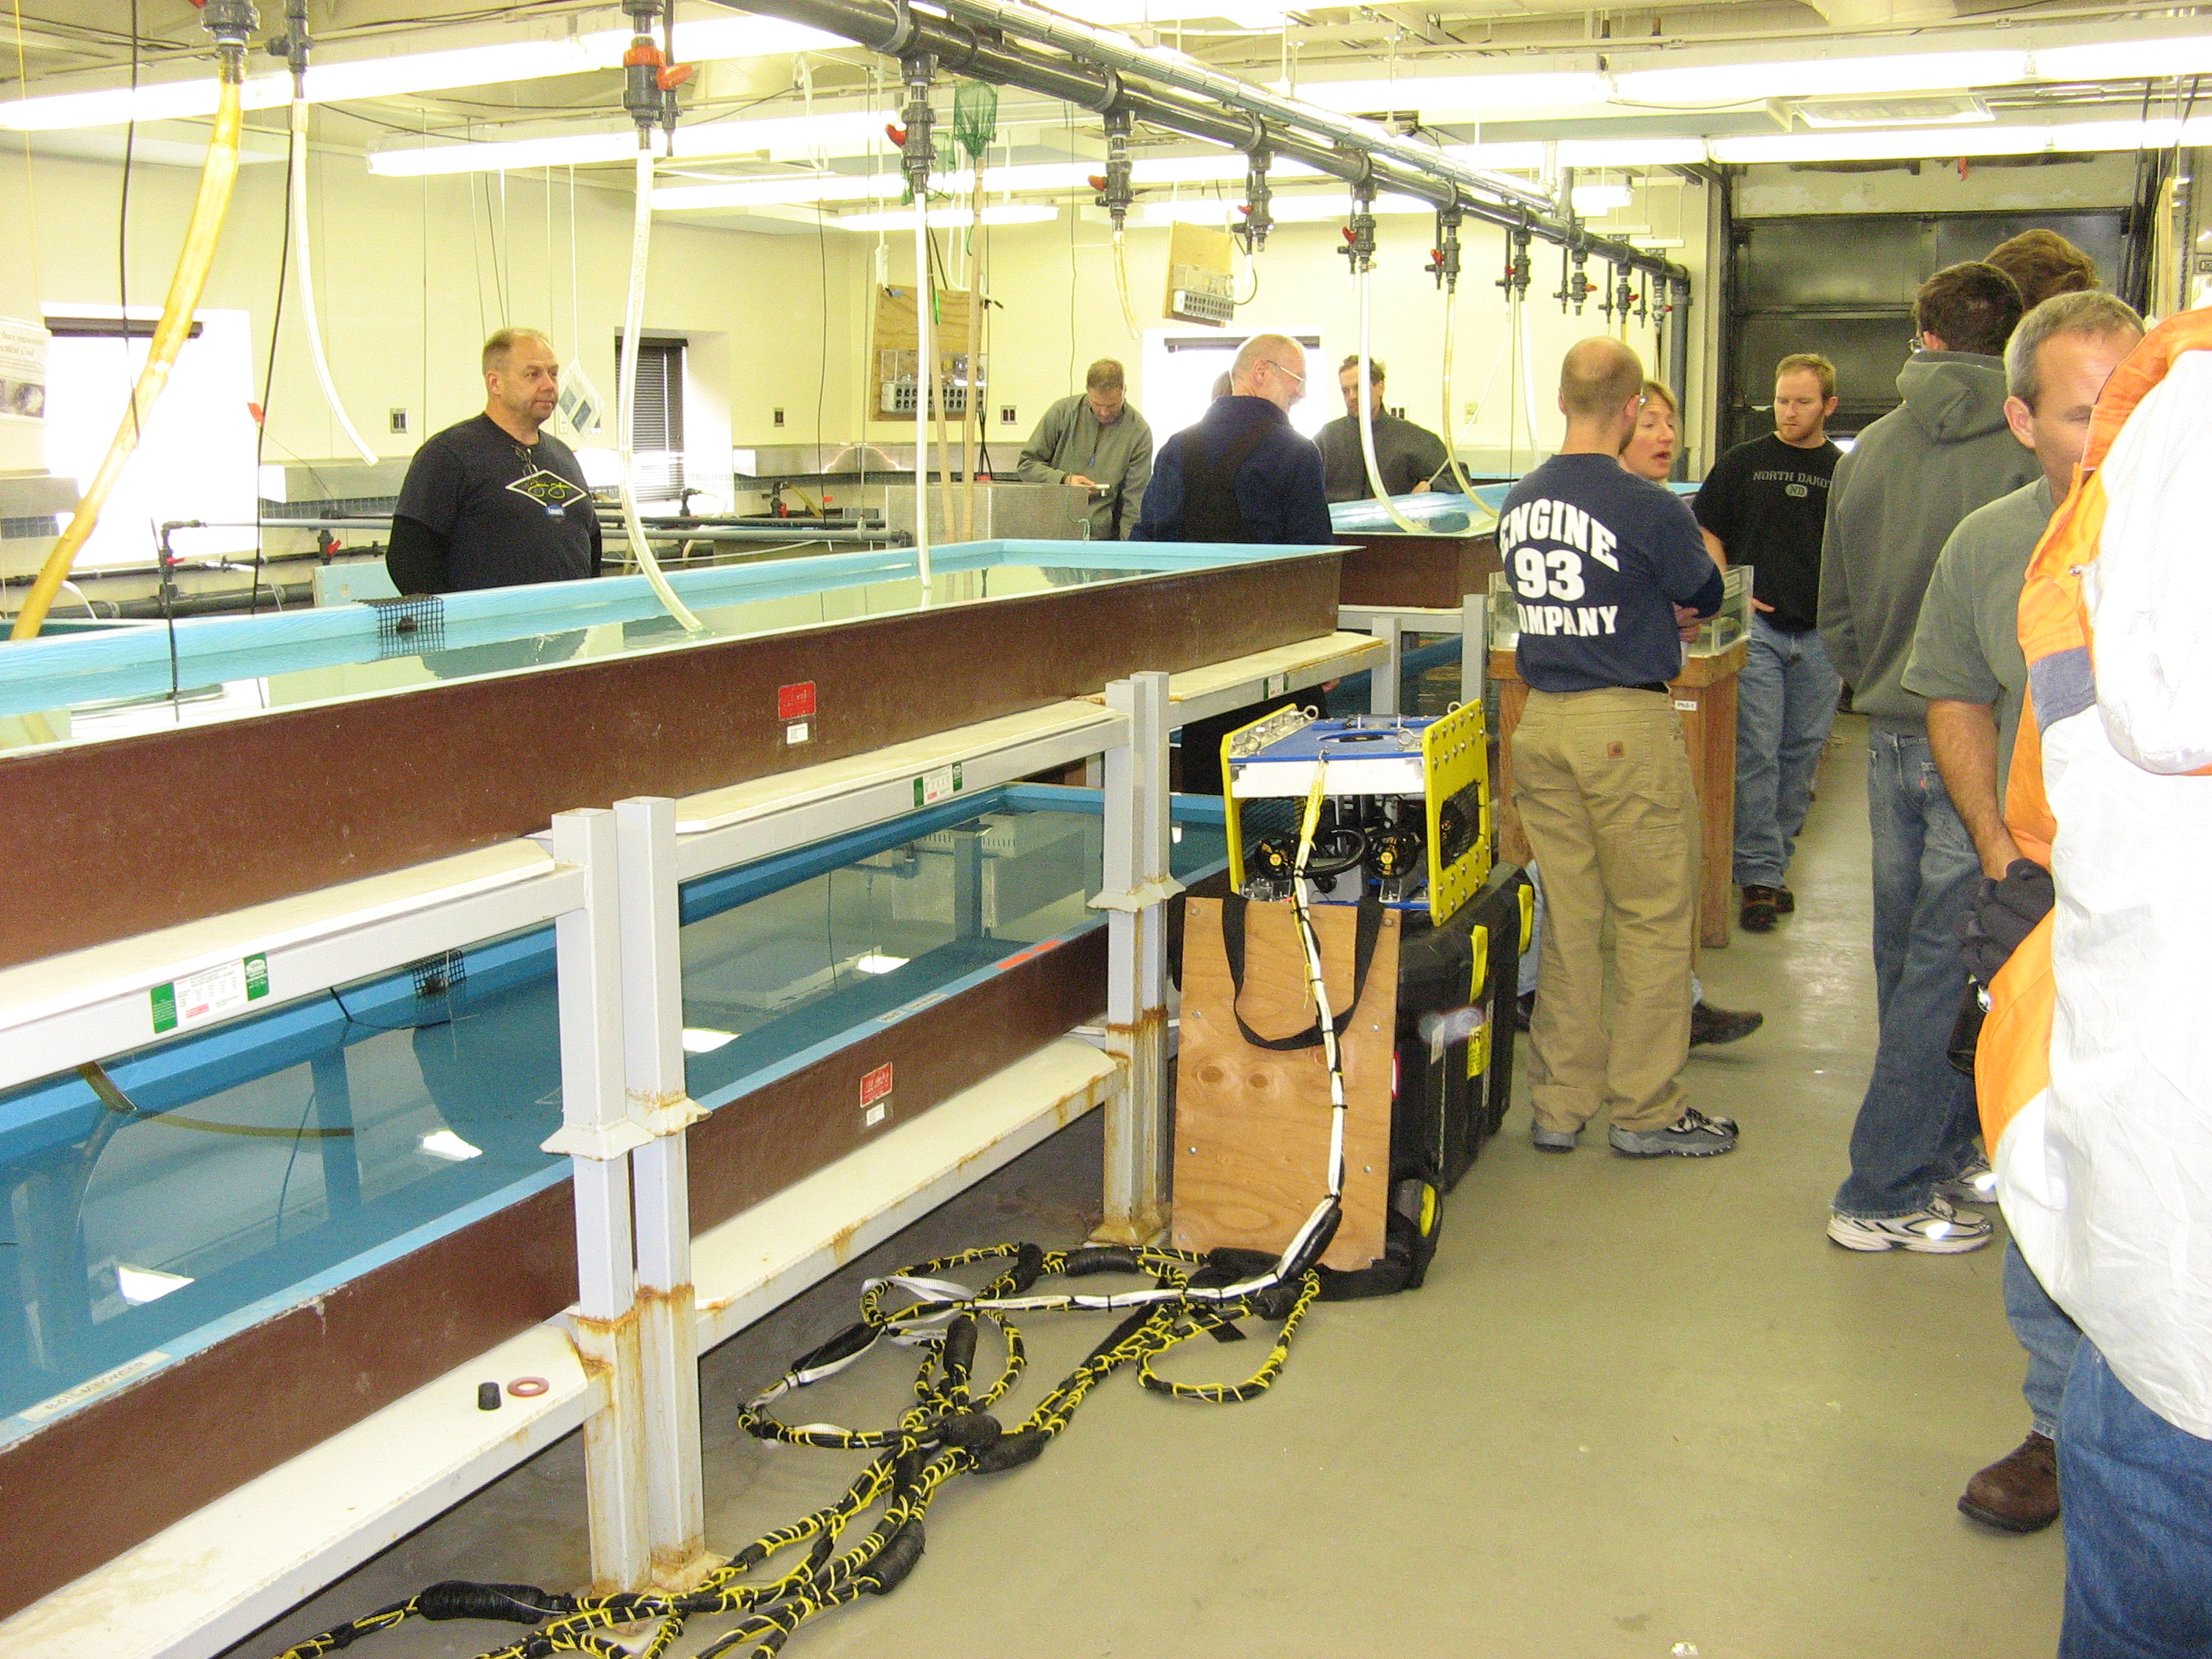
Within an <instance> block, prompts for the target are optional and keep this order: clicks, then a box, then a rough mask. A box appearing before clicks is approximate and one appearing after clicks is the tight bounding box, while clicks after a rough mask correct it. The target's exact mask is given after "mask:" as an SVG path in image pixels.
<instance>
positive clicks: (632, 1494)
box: [545, 807, 651, 1590]
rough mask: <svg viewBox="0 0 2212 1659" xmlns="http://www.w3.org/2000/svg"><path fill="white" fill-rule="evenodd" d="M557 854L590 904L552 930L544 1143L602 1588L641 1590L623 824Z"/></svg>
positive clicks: (561, 847)
mask: <svg viewBox="0 0 2212 1659" xmlns="http://www.w3.org/2000/svg"><path fill="white" fill-rule="evenodd" d="M553 856H554V858H555V859H556V860H558V861H560V862H561V863H562V864H566V865H571V866H574V867H576V868H578V869H580V870H581V871H583V872H584V877H585V889H584V890H585V898H584V902H583V903H582V905H580V907H578V908H575V909H574V910H570V911H567V912H565V913H564V914H563V915H562V916H561V917H560V918H559V919H558V921H556V922H555V923H554V939H555V946H556V960H557V963H558V969H559V980H560V990H559V996H560V1011H561V1127H560V1129H559V1131H558V1132H556V1133H555V1134H554V1135H553V1137H552V1138H551V1139H549V1140H548V1141H546V1142H545V1150H546V1151H547V1152H565V1153H567V1154H568V1158H569V1164H570V1168H571V1170H572V1173H573V1176H574V1190H575V1204H576V1311H575V1312H574V1314H573V1315H571V1316H570V1318H569V1325H570V1332H571V1335H572V1337H573V1340H574V1342H575V1345H576V1350H577V1353H578V1355H579V1356H580V1358H581V1359H582V1361H583V1364H584V1368H585V1370H586V1371H588V1372H592V1373H594V1374H596V1375H597V1376H599V1377H600V1378H602V1379H603V1380H604V1383H605V1389H606V1403H605V1405H604V1406H603V1407H600V1409H599V1410H598V1411H596V1412H594V1413H592V1415H591V1416H590V1417H589V1418H587V1419H585V1422H584V1478H585V1486H586V1493H587V1501H588V1503H589V1505H590V1516H591V1539H592V1583H593V1585H594V1587H596V1588H599V1589H608V1590H614V1589H644V1588H645V1586H646V1583H647V1577H648V1573H649V1571H650V1566H651V1547H650V1545H649V1544H648V1542H647V1528H646V1485H645V1448H644V1436H643V1433H642V1428H643V1419H644V1399H643V1378H642V1374H641V1367H640V1364H639V1358H638V1340H637V1335H638V1334H637V1309H636V1305H635V1304H636V1297H637V1275H636V1268H635V1252H634V1249H633V1246H632V1243H631V1237H630V1170H629V1155H630V1152H631V1151H632V1150H633V1149H634V1148H635V1147H637V1146H641V1145H643V1144H644V1143H645V1141H646V1140H647V1139H648V1137H647V1133H646V1132H645V1131H644V1130H643V1129H641V1128H640V1127H638V1125H637V1124H636V1123H635V1121H633V1120H632V1119H631V1118H630V1116H629V1113H628V1111H627V1110H626V1109H625V1105H626V1103H625V1099H624V1091H623V1010H622V939H621V932H620V908H621V906H620V901H619V896H618V887H619V884H618V880H617V868H616V849H615V815H614V814H613V813H611V812H610V811H605V810H604V809H603V808H597V807H594V808H591V809H589V810H586V811H574V812H562V813H561V814H559V815H558V816H557V817H555V818H554V820H553Z"/></svg>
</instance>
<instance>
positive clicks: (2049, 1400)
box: [2004, 1239, 2081, 1440]
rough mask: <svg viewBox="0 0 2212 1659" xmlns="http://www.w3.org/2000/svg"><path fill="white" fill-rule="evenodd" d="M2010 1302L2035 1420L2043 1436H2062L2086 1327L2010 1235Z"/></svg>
mask: <svg viewBox="0 0 2212 1659" xmlns="http://www.w3.org/2000/svg"><path fill="white" fill-rule="evenodd" d="M2004 1304H2005V1317H2006V1318H2007V1319H2008V1320H2009V1321H2010V1322H2012V1334H2014V1335H2015V1336H2016V1337H2018V1338H2019V1339H2020V1346H2021V1347H2023V1348H2025V1349H2027V1381H2026V1382H2025V1383H2021V1388H2020V1391H2021V1393H2022V1394H2023V1395H2027V1414H2028V1418H2029V1420H2030V1421H2031V1423H2032V1424H2033V1426H2034V1429H2035V1431H2036V1432H2037V1433H2038V1434H2039V1435H2042V1436H2043V1437H2045V1439H2049V1440H2056V1439H2057V1438H2058V1419H2059V1414H2060V1407H2061V1406H2062V1405H2063V1402H2064V1401H2065V1398H2066V1373H2067V1371H2068V1370H2070V1369H2071V1368H2072V1366H2073V1364H2074V1351H2075V1349H2076V1348H2078V1347H2080V1346H2081V1327H2080V1326H2078V1325H2076V1324H2075V1322H2073V1321H2072V1320H2071V1319H2070V1318H2069V1317H2068V1316H2067V1314H2066V1310H2065V1309H2063V1308H2062V1307H2060V1306H2059V1305H2058V1304H2057V1303H2056V1302H2053V1301H2052V1300H2051V1292H2050V1291H2046V1290H2045V1289H2044V1288H2043V1281H2042V1280H2041V1279H2038V1278H2037V1277H2036V1276H2035V1270H2034V1269H2033V1267H2029V1266H2028V1265H2027V1257H2026V1256H2024V1255H2021V1253H2020V1246H2019V1245H2017V1244H2015V1243H2012V1241H2011V1240H2009V1239H2008V1240H2006V1241H2005V1256H2004Z"/></svg>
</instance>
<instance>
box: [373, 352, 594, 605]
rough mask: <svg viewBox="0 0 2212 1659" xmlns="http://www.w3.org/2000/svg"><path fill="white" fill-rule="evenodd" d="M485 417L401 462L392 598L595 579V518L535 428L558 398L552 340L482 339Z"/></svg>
mask: <svg viewBox="0 0 2212 1659" xmlns="http://www.w3.org/2000/svg"><path fill="white" fill-rule="evenodd" d="M483 377H484V390H485V392H486V398H485V403H484V411H483V414H481V415H473V416H470V417H469V418H468V419H467V420H465V421H463V422H460V423H459V425H456V426H449V427H447V428H446V429H445V430H444V431H443V432H441V433H439V434H437V435H435V437H432V438H430V439H428V440H427V441H425V442H424V443H423V445H422V448H420V449H418V450H416V452H415V459H413V460H412V461H410V462H409V463H408V465H407V479H406V482H405V483H403V484H402V485H401V486H400V488H399V501H398V506H397V507H396V508H395V509H394V512H393V516H392V544H391V546H390V548H389V549H388V550H386V553H385V556H384V563H385V568H386V569H387V570H389V571H390V572H391V573H392V585H393V586H396V587H397V588H398V590H399V591H400V592H402V593H453V592H462V591H465V590H466V589H470V588H477V587H508V586H518V585H520V584H522V583H526V582H560V581H574V580H577V579H579V578H580V577H585V576H596V575H598V574H599V514H598V513H597V512H596V511H595V510H594V509H593V507H592V492H591V490H590V489H589V488H588V487H587V486H586V484H585V483H584V471H583V468H582V467H580V466H579V465H577V462H576V457H575V453H574V451H572V450H571V449H570V448H569V447H568V445H566V444H564V443H562V441H560V440H559V439H558V438H556V437H554V436H553V435H551V434H550V433H549V432H546V431H544V430H543V429H542V428H543V427H544V423H545V422H547V421H549V420H550V419H551V418H552V416H553V410H554V406H555V404H556V403H558V401H559V399H560V395H561V364H560V362H559V360H558V359H557V358H556V356H554V354H553V343H552V342H551V341H550V340H549V339H547V338H546V337H544V335H543V334H540V333H538V331H536V330H535V329H528V328H503V329H501V330H500V331H499V332H498V333H496V334H495V335H493V336H492V337H491V338H490V339H489V340H487V341H485V342H484V347H483Z"/></svg>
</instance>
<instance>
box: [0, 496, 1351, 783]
mask: <svg viewBox="0 0 2212 1659" xmlns="http://www.w3.org/2000/svg"><path fill="white" fill-rule="evenodd" d="M1319 551H1322V549H1321V548H1319V547H1246V546H1216V545H1212V544H1203V545H1201V544H1183V543H1146V542H1112V543H1103V544H1101V543H1094V542H1050V541H1012V540H1008V541H992V542H969V543H963V544H957V545H951V546H946V547H942V548H939V549H937V550H934V551H933V554H932V556H931V558H932V567H933V570H932V581H931V585H930V587H929V589H928V590H927V592H925V591H924V589H923V586H922V584H921V574H920V569H919V566H918V562H917V556H916V555H915V550H913V549H912V548H910V547H909V548H899V547H894V548H884V549H879V550H869V551H864V552H854V553H826V554H816V555H809V556H802V557H793V558H779V559H774V560H763V561H758V562H749V563H744V564H732V565H721V566H715V567H712V568H704V569H697V570H689V571H682V572H678V573H675V574H671V577H670V578H669V580H670V584H671V586H672V587H673V588H674V589H675V591H676V592H677V594H678V597H679V598H680V599H682V600H683V601H684V604H685V605H688V606H689V607H690V609H691V610H692V611H694V612H695V614H696V616H697V617H698V618H699V620H700V622H701V623H703V624H704V625H705V628H706V630H707V631H706V632H705V634H704V635H698V636H694V635H691V634H689V633H687V632H686V631H685V630H684V629H683V628H682V627H680V626H678V623H676V621H675V619H674V618H673V617H671V616H669V615H668V613H667V611H665V609H664V608H663V607H662V605H661V603H660V601H659V599H657V598H655V597H654V595H653V592H652V590H651V588H650V587H649V586H647V582H646V580H645V578H644V577H642V576H613V577H605V578H601V579H598V580H589V581H574V582H549V583H544V584H540V585H538V586H527V587H503V588H491V589H486V590H483V591H482V592H469V593H449V594H446V595H444V596H442V597H441V598H439V599H411V600H410V599H386V600H376V601H370V602H367V603H357V604H349V605H329V606H324V607H318V608H313V609H307V610H299V609H295V610H292V611H283V612H281V613H277V612H271V613H268V614H264V615H260V616H250V617H189V618H184V619H180V620H179V621H177V622H175V623H161V622H133V623H118V624H106V625H102V626H100V627H97V628H78V629H70V630H67V631H57V632H54V633H52V634H50V635H46V636H42V637H41V638H39V639H36V640H31V641H24V642H22V643H20V644H9V645H5V646H0V751H5V750H10V749H21V748H24V747H27V746H31V745H36V744H49V743H58V742H66V741H87V740H92V739H98V738H112V737H125V736H131V735H135V734H137V733H139V732H153V731H162V730H168V729H172V728H174V727H177V726H191V725H198V724H202V723H205V722H208V721H214V720H232V719H237V718H240V717H243V716H250V715H252V714H257V713H259V712H261V711H263V710H265V709H273V708H296V707H300V706H302V705H307V704H313V703H327V702H334V701H338V700H343V699H347V698H353V697H361V696H375V695H379V694H383V693H388V692H393V691H399V690H406V689H407V688H409V687H411V686H418V685H427V684H435V683H438V682H440V681H447V680H459V679H477V678H485V677H488V676H492V675H499V674H507V673H513V672H516V671H523V670H527V669H532V668H540V667H545V666H548V665H553V664H556V663H562V662H574V661H584V660H589V659H604V658H614V657H633V656H638V655H642V654H645V653H653V652H662V651H671V650H680V649H683V648H684V647H690V646H694V645H697V644H701V643H710V642H713V641H720V640H729V639H738V638H743V637H748V636H752V635H763V634H773V633H778V632H782V631H785V630H787V629H800V628H811V627H817V626H820V625H822V624H824V623H838V622H848V621H855V620H859V619H862V618H866V617H884V616H891V615H897V614H900V613H902V612H908V611H920V610H923V609H926V608H931V607H940V606H952V605H976V604H983V603H987V602H990V601H994V600H998V599H1011V598H1013V597H1016V596H1018V595H1020V594H1024V593H1036V592H1044V591H1047V590H1049V589H1054V588H1065V587H1070V586H1093V585H1096V584H1099V583H1103V582H1115V581H1125V580H1131V579H1133V578H1139V577H1144V576H1153V575H1161V574H1170V573H1176V572H1182V571H1190V570H1199V569H1206V568H1213V567H1218V566H1222V565H1235V564H1249V563H1254V562H1262V561H1266V560H1269V559H1279V558H1284V557H1288V556H1295V555H1297V554H1299V553H1310V552H1319Z"/></svg>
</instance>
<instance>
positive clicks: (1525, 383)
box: [1519, 301, 1539, 467]
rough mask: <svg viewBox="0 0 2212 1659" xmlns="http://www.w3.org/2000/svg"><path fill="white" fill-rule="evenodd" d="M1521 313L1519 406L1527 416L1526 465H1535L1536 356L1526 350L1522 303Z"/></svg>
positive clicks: (1525, 308) (1523, 305) (1525, 312)
mask: <svg viewBox="0 0 2212 1659" xmlns="http://www.w3.org/2000/svg"><path fill="white" fill-rule="evenodd" d="M1519 310H1520V313H1521V404H1522V408H1523V409H1524V410H1526V411H1527V413H1528V465H1530V466H1532V467H1533V466H1534V465H1536V434H1537V431H1538V430H1539V428H1538V425H1537V421H1536V356H1535V353H1534V352H1533V351H1531V350H1530V349H1528V302H1527V301H1522V303H1521V305H1520V307H1519Z"/></svg>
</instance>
